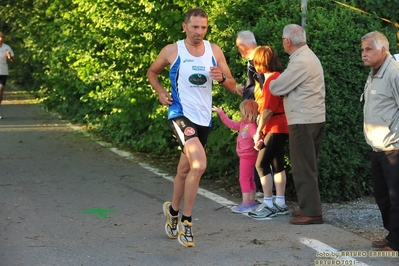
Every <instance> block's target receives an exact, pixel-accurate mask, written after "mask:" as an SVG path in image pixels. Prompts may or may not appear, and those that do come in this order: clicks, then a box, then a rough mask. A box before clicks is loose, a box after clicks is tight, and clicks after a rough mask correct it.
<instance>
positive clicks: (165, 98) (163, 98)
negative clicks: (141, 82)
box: [158, 89, 173, 105]
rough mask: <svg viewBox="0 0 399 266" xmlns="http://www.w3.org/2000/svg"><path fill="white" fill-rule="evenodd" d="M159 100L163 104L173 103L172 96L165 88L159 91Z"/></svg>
mask: <svg viewBox="0 0 399 266" xmlns="http://www.w3.org/2000/svg"><path fill="white" fill-rule="evenodd" d="M158 98H159V102H160V103H161V104H163V105H171V104H172V103H173V99H172V96H171V95H170V94H169V92H167V91H166V90H165V89H164V90H163V91H160V92H159V93H158Z"/></svg>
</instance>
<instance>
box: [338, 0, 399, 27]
mask: <svg viewBox="0 0 399 266" xmlns="http://www.w3.org/2000/svg"><path fill="white" fill-rule="evenodd" d="M331 1H332V2H335V3H337V4H339V5H342V6H344V7H347V8H350V9H353V10H355V11H358V12H360V13H363V14H367V15H371V16H373V17H375V18H379V19H382V20H383V21H385V22H388V23H391V24H392V25H394V26H395V27H396V28H399V23H398V22H395V21H390V20H389V19H386V18H380V17H377V16H375V15H372V14H370V13H368V12H366V11H364V10H361V9H359V8H357V7H353V6H350V5H347V4H344V3H341V2H338V1H334V0H331Z"/></svg>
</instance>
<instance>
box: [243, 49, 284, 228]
mask: <svg viewBox="0 0 399 266" xmlns="http://www.w3.org/2000/svg"><path fill="white" fill-rule="evenodd" d="M253 62H254V66H255V69H256V72H258V73H260V74H263V75H264V78H265V82H264V84H263V88H262V90H258V91H255V101H256V102H257V103H258V106H259V108H258V113H259V119H258V128H257V132H256V134H255V136H254V141H255V143H256V142H257V141H259V140H261V139H263V142H264V144H263V146H262V147H261V148H260V150H259V153H258V158H257V161H256V170H257V171H258V174H259V177H260V180H261V184H262V188H263V196H264V199H263V203H262V204H260V205H259V206H258V208H257V209H256V210H255V211H252V212H249V213H248V215H249V216H250V217H252V218H254V219H257V220H264V219H270V218H271V217H274V216H276V215H278V214H288V213H289V211H288V208H287V205H286V204H285V186H286V174H285V163H284V151H285V145H286V143H287V140H288V125H287V118H286V117H285V112H284V104H283V99H282V98H280V97H278V96H274V95H272V94H271V93H270V90H269V84H270V82H271V81H272V80H274V79H276V78H277V77H278V76H279V75H280V72H281V71H282V66H281V63H280V61H279V59H278V57H277V52H276V51H275V50H274V49H273V48H271V47H270V46H261V47H259V48H258V49H257V50H256V51H255V53H254V58H253ZM271 168H272V170H273V174H274V176H272V171H271ZM273 177H274V184H275V186H276V197H275V201H274V200H273Z"/></svg>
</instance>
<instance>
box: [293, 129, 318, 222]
mask: <svg viewBox="0 0 399 266" xmlns="http://www.w3.org/2000/svg"><path fill="white" fill-rule="evenodd" d="M324 126H325V123H324V122H323V123H314V124H295V125H289V147H290V160H291V170H292V178H293V180H294V185H295V190H296V195H297V197H298V205H299V209H300V212H301V215H303V216H319V215H321V214H322V212H321V199H320V192H319V178H318V164H317V158H318V155H319V151H320V148H321V142H322V137H323V130H324Z"/></svg>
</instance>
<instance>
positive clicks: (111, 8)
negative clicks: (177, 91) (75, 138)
mask: <svg viewBox="0 0 399 266" xmlns="http://www.w3.org/2000/svg"><path fill="white" fill-rule="evenodd" d="M342 2H346V3H347V4H350V5H352V6H357V4H358V6H357V7H360V8H363V9H364V10H366V11H368V12H370V13H371V14H372V15H365V14H362V13H360V12H357V11H354V10H351V9H349V8H345V7H343V6H341V5H338V4H335V3H334V2H332V1H325V0H309V1H308V14H307V17H306V30H307V37H308V44H309V46H310V47H311V49H313V50H314V52H315V53H316V54H317V55H318V56H319V58H320V60H321V62H322V64H323V66H324V71H325V81H326V87H327V96H326V97H327V99H326V105H327V124H326V130H325V136H324V142H323V147H322V152H321V154H320V187H321V193H322V198H323V200H324V201H341V200H347V199H352V198H355V197H359V196H361V195H363V194H365V193H369V192H370V190H371V183H370V177H369V175H370V169H369V162H368V160H367V158H368V150H369V147H367V145H366V144H365V141H364V137H363V133H362V103H361V102H360V101H359V97H360V94H361V93H362V90H363V84H364V82H365V79H366V76H367V73H368V71H369V70H368V69H367V68H365V67H364V66H363V63H362V62H361V60H360V38H361V36H362V35H364V34H365V33H367V32H369V31H372V30H381V31H383V32H384V33H386V34H387V36H388V37H389V39H390V42H391V43H392V44H394V43H395V35H394V34H392V32H393V31H392V25H391V24H389V23H387V22H384V21H382V20H381V19H379V18H376V16H378V17H381V16H383V15H384V14H389V17H387V18H388V19H390V20H392V21H397V16H398V10H397V9H396V6H395V4H394V2H397V1H391V2H389V3H386V4H384V5H380V2H381V1H342ZM358 2H359V3H358ZM196 6H201V7H205V9H206V11H207V13H208V15H209V24H210V27H209V31H208V35H207V39H209V40H210V41H212V42H214V43H217V44H218V45H219V46H220V47H221V48H222V50H223V51H224V52H225V56H226V59H227V61H228V64H229V66H230V68H231V71H232V73H233V75H234V77H235V78H236V80H237V82H238V83H244V82H245V79H246V67H245V61H244V60H243V59H242V58H241V57H240V54H239V53H238V51H237V49H236V47H235V39H236V34H237V32H238V31H240V30H246V29H248V30H251V31H253V32H254V33H255V35H256V37H257V40H258V43H259V44H267V45H271V46H273V47H275V48H276V49H277V50H278V53H279V56H280V59H281V61H282V63H283V65H284V66H286V65H287V63H288V60H289V58H288V55H287V54H285V52H284V50H283V47H282V45H281V34H282V29H283V27H284V26H285V25H286V24H289V23H296V24H301V19H302V17H301V15H302V14H301V8H300V1H298V0H273V1H267V3H265V2H264V1H249V0H236V1H221V0H214V1H205V0H194V1H191V2H190V3H188V2H187V1H183V0H172V1H158V0H138V1H133V2H132V1H129V0H112V1H111V0H102V1H99V0H52V1H48V0H44V1H35V0H21V1H16V2H15V1H2V5H0V11H1V13H2V14H3V15H2V17H1V18H0V26H1V27H2V29H3V30H4V31H5V32H6V34H7V36H8V38H7V39H8V40H7V43H9V44H10V45H11V46H12V47H13V49H14V51H15V52H16V54H17V57H18V62H17V63H16V64H13V65H11V71H12V77H13V78H15V80H17V81H18V82H20V83H21V84H23V85H25V86H26V87H28V88H31V89H33V90H35V92H37V93H38V95H39V96H40V97H41V99H42V101H43V103H44V105H45V106H46V108H48V109H50V110H56V111H58V112H59V113H60V114H62V115H63V116H64V117H65V118H67V119H70V120H73V121H76V122H78V123H83V124H85V125H87V126H88V127H89V128H90V129H92V130H93V131H95V132H97V133H99V134H101V135H102V136H104V137H105V138H107V139H109V140H110V141H113V142H114V143H118V144H120V145H123V146H125V147H129V148H131V149H132V150H134V151H139V152H146V153H151V154H153V155H161V154H165V153H166V154H171V155H172V154H173V155H175V154H177V153H178V152H179V151H178V148H177V144H176V141H175V139H174V138H173V137H172V134H171V132H170V129H169V128H168V126H167V123H166V115H167V109H166V107H165V106H161V105H160V104H159V102H158V97H157V95H156V94H155V93H154V92H153V90H152V88H151V87H150V85H149V83H148V81H147V78H146V71H147V69H148V67H149V66H150V64H151V62H152V61H153V60H154V59H155V58H156V56H157V54H158V53H159V52H160V50H161V49H162V48H163V47H164V46H165V45H166V44H168V43H172V42H175V41H176V40H178V39H183V38H184V37H185V35H184V33H183V32H182V28H181V23H182V21H183V15H184V13H185V11H187V10H188V9H190V8H192V7H196ZM394 49H395V48H393V49H392V50H393V51H394ZM159 80H160V81H161V83H162V84H163V85H164V86H165V88H168V87H170V84H169V80H168V72H167V71H164V72H162V73H161V75H160V76H159ZM213 99H214V105H217V106H221V107H223V108H224V110H225V111H226V113H227V115H228V116H229V117H232V118H233V119H236V120H237V119H239V112H238V105H239V103H240V101H241V98H240V97H238V96H237V95H234V94H230V93H228V92H226V91H225V90H224V89H223V88H222V87H221V86H219V85H216V86H215V88H214V93H213ZM236 137H237V133H236V132H233V131H231V130H230V129H228V128H226V127H225V126H224V125H223V124H222V123H221V122H220V119H219V118H218V117H217V116H216V114H215V115H214V125H213V130H212V133H211V135H210V137H209V141H208V145H207V149H206V152H207V155H208V168H207V171H206V173H205V175H204V178H209V179H216V178H219V177H223V178H225V177H231V186H236V185H237V175H238V158H237V155H236V152H235V143H236ZM287 155H288V152H287ZM287 165H288V169H287V173H288V175H289V176H290V175H291V173H290V169H289V158H288V156H287ZM289 180H291V179H289ZM292 191H294V188H293V184H292V182H289V184H288V187H287V192H292Z"/></svg>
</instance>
